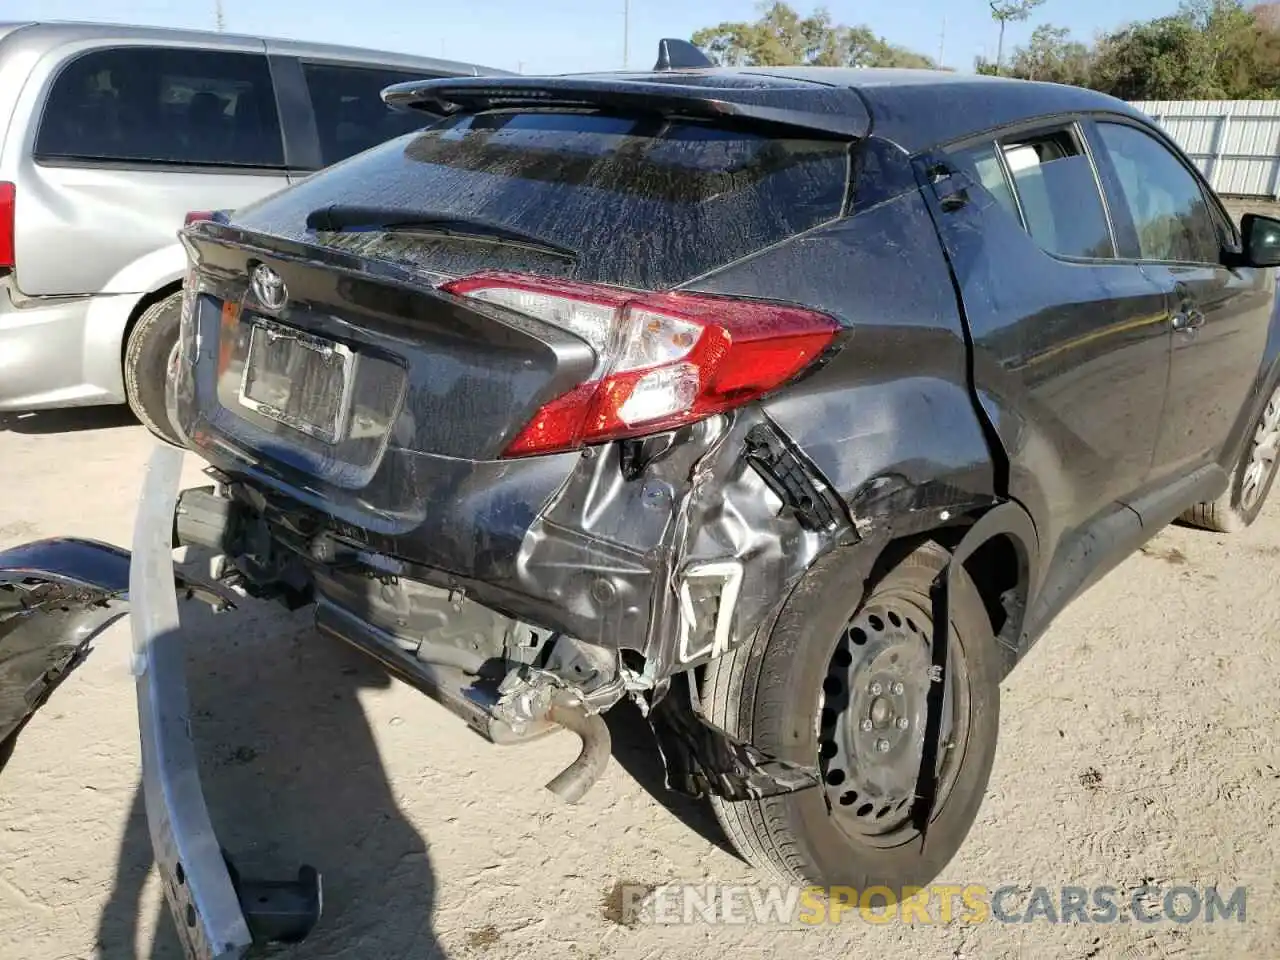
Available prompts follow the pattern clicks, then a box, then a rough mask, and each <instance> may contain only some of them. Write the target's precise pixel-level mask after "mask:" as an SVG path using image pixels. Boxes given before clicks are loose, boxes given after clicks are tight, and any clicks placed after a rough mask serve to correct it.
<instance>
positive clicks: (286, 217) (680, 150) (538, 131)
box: [235, 111, 850, 289]
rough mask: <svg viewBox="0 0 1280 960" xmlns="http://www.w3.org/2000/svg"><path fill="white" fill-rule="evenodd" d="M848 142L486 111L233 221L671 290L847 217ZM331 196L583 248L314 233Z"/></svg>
mask: <svg viewBox="0 0 1280 960" xmlns="http://www.w3.org/2000/svg"><path fill="white" fill-rule="evenodd" d="M849 150H850V144H849V143H848V142H845V141H834V140H821V139H808V138H804V137H776V136H768V135H765V134H763V133H759V132H755V131H746V130H742V129H737V128H730V127H724V126H716V125H711V124H703V123H699V122H696V121H692V120H690V121H682V120H670V119H662V118H659V117H631V116H617V115H606V114H600V113H565V112H520V111H513V112H487V113H479V114H472V115H466V116H461V117H454V118H450V119H447V120H444V121H440V122H439V123H438V124H436V125H435V126H433V127H431V128H429V129H427V130H425V131H424V132H421V133H418V134H413V135H409V136H407V137H402V138H400V139H398V140H394V141H391V142H390V143H387V144H384V145H382V146H380V147H376V148H374V149H373V150H370V151H368V152H366V153H363V154H361V155H359V156H356V157H354V158H352V159H351V160H348V161H347V162H345V163H342V164H340V165H338V166H336V167H334V168H332V169H330V170H328V171H324V172H321V173H319V174H317V175H316V176H314V177H311V178H309V179H308V180H307V181H305V182H303V183H302V184H300V185H298V186H297V187H295V188H294V189H292V190H289V191H287V192H285V193H282V194H279V195H276V196H274V197H271V198H268V199H267V200H265V201H262V202H260V203H259V204H257V205H255V206H253V207H247V208H244V209H242V210H241V211H239V213H238V214H237V216H236V218H235V219H236V220H237V222H239V223H241V224H242V225H243V226H245V227H247V228H249V229H252V230H261V231H263V232H266V233H273V234H278V235H282V236H285V237H288V238H290V239H300V240H304V241H306V242H311V243H316V242H320V243H324V244H327V245H331V246H336V247H340V248H344V249H348V250H350V251H353V252H358V253H361V254H363V255H365V256H369V257H375V258H384V259H390V260H396V261H407V262H409V263H410V264H413V265H416V266H422V267H427V268H430V269H431V270H433V271H437V272H441V273H448V274H461V273H466V272H470V271H473V270H476V269H485V268H495V269H526V270H533V269H536V270H540V271H543V272H550V273H554V274H557V275H562V276H567V277H570V278H573V279H580V280H591V281H599V282H607V283H617V284H622V285H627V286H636V287H642V288H647V289H660V288H664V287H669V286H672V285H675V284H677V283H679V282H681V281H684V280H688V279H691V278H693V277H695V276H698V275H700V274H702V273H705V272H707V271H709V270H712V269H714V268H716V267H719V266H722V265H724V264H727V263H730V262H732V261H734V260H737V259H739V258H741V257H744V256H747V255H749V254H751V253H754V252H756V251H759V250H762V249H764V248H765V247H768V246H770V245H772V244H775V243H778V242H779V241H782V240H785V239H787V238H788V237H791V236H794V235H795V234H797V233H801V232H803V231H805V230H808V229H810V228H812V227H814V226H817V225H818V224H821V223H823V222H825V221H827V220H830V219H832V218H834V217H837V216H839V214H840V212H841V210H842V208H843V205H844V201H845V194H846V187H847V180H848V170H849ZM331 204H342V205H347V206H352V207H360V206H369V207H379V208H386V207H387V206H388V205H391V206H392V207H394V208H395V209H396V210H403V212H404V216H405V219H406V220H413V219H415V218H417V219H421V220H434V219H441V218H446V217H447V218H450V219H451V220H454V221H459V222H465V221H466V220H468V219H471V220H479V221H483V222H485V223H488V224H499V225H501V226H503V227H506V228H510V229H511V230H512V231H513V232H518V233H520V234H523V235H527V236H531V237H537V238H539V239H540V240H544V241H546V242H547V243H548V244H554V245H555V246H557V247H559V248H568V249H569V250H571V251H573V252H574V254H575V258H572V259H570V260H568V261H566V260H565V259H564V258H551V257H548V258H547V260H546V262H545V263H543V262H540V261H539V262H531V258H533V260H534V261H537V254H536V253H531V252H530V250H529V249H524V248H520V247H519V245H517V244H510V245H505V244H501V243H492V244H482V243H472V242H465V241H461V242H460V241H458V240H457V239H448V238H432V237H429V236H426V235H415V236H405V235H401V234H389V233H380V234H379V233H375V234H370V233H368V232H360V233H352V234H343V233H332V234H327V235H316V234H314V233H309V232H308V231H307V230H306V228H305V226H304V222H305V220H306V217H307V215H308V214H309V213H311V212H312V211H314V210H317V209H320V208H322V207H325V206H327V205H331Z"/></svg>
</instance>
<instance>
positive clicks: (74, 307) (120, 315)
mask: <svg viewBox="0 0 1280 960" xmlns="http://www.w3.org/2000/svg"><path fill="white" fill-rule="evenodd" d="M137 300H138V298H137V295H136V294H116V295H102V296H93V297H37V298H30V299H26V300H23V299H21V298H15V297H14V295H13V290H12V287H11V285H10V281H0V410H46V409H53V408H55V407H74V406H89V405H93V404H106V403H124V400H125V395H124V381H123V377H122V376H121V372H120V361H121V342H120V340H121V336H122V335H123V333H124V329H125V327H126V326H127V324H128V319H129V315H130V313H131V312H132V310H133V307H134V305H135V304H136V303H137Z"/></svg>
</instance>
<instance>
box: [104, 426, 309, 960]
mask: <svg viewBox="0 0 1280 960" xmlns="http://www.w3.org/2000/svg"><path fill="white" fill-rule="evenodd" d="M182 459H183V453H182V451H181V450H178V449H176V448H174V447H169V446H157V448H156V450H155V452H154V454H153V455H152V457H151V460H150V462H149V463H148V465H147V473H146V479H145V481H144V483H143V489H142V497H141V500H140V502H139V505H138V516H137V520H136V524H135V527H134V537H133V563H132V566H131V568H130V571H129V594H130V598H131V601H132V603H131V613H132V618H131V619H132V631H133V671H134V675H135V677H136V684H137V698H138V728H139V734H140V737H141V747H142V785H143V796H144V799H145V803H146V810H147V823H148V825H149V828H150V832H151V843H152V848H153V850H154V852H155V858H156V865H157V867H158V869H159V872H160V877H161V883H162V885H163V887H164V893H165V898H166V900H167V901H168V903H169V908H170V910H171V912H172V914H173V918H174V921H175V925H176V927H177V930H178V936H179V939H180V940H181V941H182V944H183V948H184V950H185V952H186V955H187V956H188V957H189V958H191V960H212V958H234V957H240V956H243V955H244V953H245V951H246V950H247V949H248V948H249V947H250V945H251V944H253V943H255V942H263V941H282V942H288V941H295V940H300V939H302V937H304V936H305V935H306V934H307V933H308V932H309V931H310V929H311V927H312V926H313V925H314V923H315V921H316V920H317V919H318V918H319V914H320V908H321V895H320V879H319V876H318V874H317V873H316V872H315V870H313V869H311V868H309V867H303V868H301V870H300V871H299V874H298V878H297V879H296V880H289V881H259V882H254V881H248V880H244V879H242V878H241V877H239V876H238V875H237V873H236V872H235V869H234V867H233V866H232V865H231V863H230V861H229V860H228V858H227V857H226V855H225V854H224V852H223V850H222V848H221V846H220V845H219V843H218V838H217V835H216V834H215V832H214V829H213V825H212V823H211V822H210V819H209V811H208V809H207V807H206V806H205V801H204V794H203V791H202V789H201V785H200V774H199V768H198V764H197V759H196V751H195V745H194V743H193V741H192V737H191V724H190V709H189V706H188V700H187V685H186V673H185V663H184V657H183V649H182V643H181V636H180V634H179V632H178V598H177V593H176V591H175V588H174V583H175V580H174V570H173V555H172V536H173V534H172V531H173V511H174V503H175V500H176V497H177V491H178V478H179V475H180V473H181V470H182Z"/></svg>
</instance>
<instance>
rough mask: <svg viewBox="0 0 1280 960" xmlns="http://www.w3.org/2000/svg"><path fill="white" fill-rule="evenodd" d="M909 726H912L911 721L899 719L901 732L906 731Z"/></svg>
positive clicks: (903, 718) (904, 718)
mask: <svg viewBox="0 0 1280 960" xmlns="http://www.w3.org/2000/svg"><path fill="white" fill-rule="evenodd" d="M909 726H911V722H910V721H909V720H907V718H906V717H899V718H898V729H899V730H905V729H907V727H909Z"/></svg>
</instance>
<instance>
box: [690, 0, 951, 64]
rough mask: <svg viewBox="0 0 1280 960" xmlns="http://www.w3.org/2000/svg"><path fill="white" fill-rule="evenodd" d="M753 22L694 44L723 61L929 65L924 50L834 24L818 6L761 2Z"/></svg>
mask: <svg viewBox="0 0 1280 960" xmlns="http://www.w3.org/2000/svg"><path fill="white" fill-rule="evenodd" d="M759 9H760V13H761V15H760V18H759V19H758V20H754V21H752V22H749V23H748V22H726V23H721V24H718V25H716V26H714V27H706V28H704V29H702V30H699V31H697V32H696V33H694V35H693V37H692V38H691V39H692V43H693V45H694V46H695V47H699V48H701V49H702V51H703V52H704V53H706V54H707V56H708V57H710V58H711V59H712V60H714V61H715V62H716V63H719V64H722V65H725V66H752V67H756V66H792V65H795V64H807V65H811V66H822V67H881V66H895V67H926V68H928V67H933V65H934V64H933V61H932V60H930V59H929V58H928V57H926V56H924V55H923V54H919V53H916V52H914V51H912V50H908V49H906V48H905V47H900V46H896V45H894V44H891V43H889V42H888V41H887V40H885V39H884V38H883V37H879V36H876V34H875V33H874V32H873V31H872V30H871V29H870V28H869V27H866V26H857V27H848V26H844V25H843V24H837V23H833V22H832V19H831V14H830V13H828V12H827V10H826V9H824V8H821V7H819V8H818V9H817V10H815V11H814V12H813V13H812V14H810V15H809V16H807V17H801V16H800V14H799V13H797V12H796V10H795V9H794V8H793V7H792V6H790V5H789V4H786V3H781V2H773V3H765V4H762V5H761V7H760V8H759Z"/></svg>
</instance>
